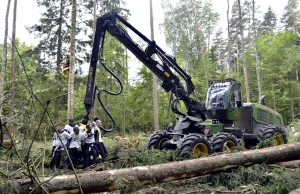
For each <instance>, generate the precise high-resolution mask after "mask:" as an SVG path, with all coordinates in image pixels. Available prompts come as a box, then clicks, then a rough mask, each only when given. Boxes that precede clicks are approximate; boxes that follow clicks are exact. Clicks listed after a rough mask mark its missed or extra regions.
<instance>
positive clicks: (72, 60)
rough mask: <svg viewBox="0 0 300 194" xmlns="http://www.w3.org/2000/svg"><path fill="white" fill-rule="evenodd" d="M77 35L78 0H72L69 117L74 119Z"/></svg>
mask: <svg viewBox="0 0 300 194" xmlns="http://www.w3.org/2000/svg"><path fill="white" fill-rule="evenodd" d="M75 36H76V0H73V1H72V16H71V55H70V69H69V80H68V119H73V110H74V69H75V53H76V52H75Z"/></svg>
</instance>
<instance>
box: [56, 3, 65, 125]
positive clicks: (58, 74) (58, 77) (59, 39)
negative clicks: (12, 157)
mask: <svg viewBox="0 0 300 194" xmlns="http://www.w3.org/2000/svg"><path fill="white" fill-rule="evenodd" d="M63 3H64V0H61V1H60V10H59V24H58V29H57V54H56V76H55V79H56V80H57V82H61V70H60V68H61V60H62V53H61V52H62V51H61V50H62V49H61V47H62V22H63V19H62V17H63V5H64V4H63ZM57 91H58V92H59V94H61V91H62V88H61V84H58V88H57ZM60 104H61V98H60V97H58V98H56V99H55V110H54V117H55V121H58V117H59V108H60Z"/></svg>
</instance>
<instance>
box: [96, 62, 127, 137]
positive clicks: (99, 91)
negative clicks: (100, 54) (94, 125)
mask: <svg viewBox="0 0 300 194" xmlns="http://www.w3.org/2000/svg"><path fill="white" fill-rule="evenodd" d="M100 63H101V65H102V66H103V67H104V68H105V69H106V71H108V72H109V73H110V74H111V75H112V76H113V77H114V78H115V79H116V80H117V81H118V83H119V85H120V89H119V91H118V92H112V91H109V90H106V89H100V88H98V87H96V90H98V93H97V97H98V101H99V103H100V105H101V107H102V108H103V110H104V111H105V113H106V114H107V115H108V116H109V118H110V119H111V121H112V126H111V128H110V129H105V128H103V127H100V128H101V129H102V130H103V131H106V132H112V131H113V130H114V128H115V127H116V122H115V119H114V117H113V116H112V115H111V114H110V112H109V111H108V109H107V108H106V107H105V106H104V104H103V102H102V100H101V92H106V93H107V94H110V95H114V96H116V95H119V94H121V93H122V91H123V84H122V82H121V80H120V79H119V78H118V76H117V75H115V74H114V73H113V72H112V71H111V70H110V69H109V68H108V67H107V66H106V65H105V63H104V62H103V61H100Z"/></svg>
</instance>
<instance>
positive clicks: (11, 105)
mask: <svg viewBox="0 0 300 194" xmlns="http://www.w3.org/2000/svg"><path fill="white" fill-rule="evenodd" d="M16 23H17V0H15V3H14V16H13V27H12V36H11V65H10V87H9V118H10V123H9V130H10V134H12V136H13V137H14V131H15V126H14V124H15V119H14V118H15V117H14V111H15V63H16V57H15V49H16Z"/></svg>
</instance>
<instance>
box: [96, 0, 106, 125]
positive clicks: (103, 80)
mask: <svg viewBox="0 0 300 194" xmlns="http://www.w3.org/2000/svg"><path fill="white" fill-rule="evenodd" d="M95 1H97V0H95ZM100 1H101V7H102V9H101V15H104V14H105V10H104V1H105V0H100ZM103 70H104V69H103V67H102V65H99V76H100V80H99V86H98V87H99V88H101V87H102V85H105V87H106V81H105V77H104V76H103V75H104V74H103ZM106 99H107V95H105V100H106ZM101 110H102V107H101V106H99V109H98V111H96V113H97V112H99V115H97V116H99V117H100V118H101V116H102V118H104V121H105V123H107V117H106V114H105V112H104V111H101ZM102 112H103V115H101V113H102Z"/></svg>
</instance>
